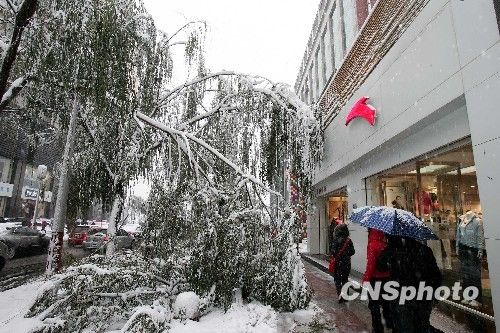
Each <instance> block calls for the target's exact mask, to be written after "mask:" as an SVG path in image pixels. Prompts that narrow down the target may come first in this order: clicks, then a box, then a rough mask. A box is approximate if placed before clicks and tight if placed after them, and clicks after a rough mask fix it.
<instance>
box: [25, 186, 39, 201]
mask: <svg viewBox="0 0 500 333" xmlns="http://www.w3.org/2000/svg"><path fill="white" fill-rule="evenodd" d="M37 196H38V189H36V188H33V187H27V186H24V187H23V192H22V194H21V199H28V200H36V198H37Z"/></svg>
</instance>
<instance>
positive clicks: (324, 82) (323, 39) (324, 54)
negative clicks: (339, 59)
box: [320, 28, 328, 90]
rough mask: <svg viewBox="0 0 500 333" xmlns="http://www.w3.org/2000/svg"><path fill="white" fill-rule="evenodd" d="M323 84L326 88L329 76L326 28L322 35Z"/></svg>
mask: <svg viewBox="0 0 500 333" xmlns="http://www.w3.org/2000/svg"><path fill="white" fill-rule="evenodd" d="M320 42H321V81H322V82H321V86H322V89H321V90H323V89H324V87H325V85H326V82H327V81H328V77H327V76H326V72H327V68H326V66H327V59H326V28H325V30H324V31H323V34H322V35H321V41H320Z"/></svg>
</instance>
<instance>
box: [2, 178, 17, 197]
mask: <svg viewBox="0 0 500 333" xmlns="http://www.w3.org/2000/svg"><path fill="white" fill-rule="evenodd" d="M13 190H14V184H9V183H2V182H0V197H9V198H11V197H12V191H13Z"/></svg>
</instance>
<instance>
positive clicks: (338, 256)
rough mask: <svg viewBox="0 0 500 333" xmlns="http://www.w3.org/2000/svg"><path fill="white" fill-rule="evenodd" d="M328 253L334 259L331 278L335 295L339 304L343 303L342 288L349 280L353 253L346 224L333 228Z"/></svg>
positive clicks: (344, 300)
mask: <svg viewBox="0 0 500 333" xmlns="http://www.w3.org/2000/svg"><path fill="white" fill-rule="evenodd" d="M330 251H331V253H332V257H333V258H334V259H335V269H334V271H333V278H334V280H335V288H336V289H337V295H338V296H339V303H344V302H346V301H347V300H346V299H345V298H343V297H342V294H341V291H342V286H344V284H346V283H347V281H348V279H349V273H350V272H351V257H352V256H353V255H354V253H355V250H354V245H353V243H352V240H351V239H350V238H349V229H348V228H347V224H339V225H337V226H336V227H335V231H334V237H333V241H332V245H331V248H330Z"/></svg>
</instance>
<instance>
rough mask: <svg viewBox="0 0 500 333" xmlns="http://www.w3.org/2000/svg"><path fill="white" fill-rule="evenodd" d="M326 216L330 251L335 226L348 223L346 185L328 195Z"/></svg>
mask: <svg viewBox="0 0 500 333" xmlns="http://www.w3.org/2000/svg"><path fill="white" fill-rule="evenodd" d="M326 216H327V218H328V251H330V244H331V242H332V239H333V230H334V228H335V226H337V225H338V224H341V223H347V189H346V188H345V187H344V188H342V189H339V190H337V191H334V192H332V193H331V194H330V195H329V196H328V198H327V204H326Z"/></svg>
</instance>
